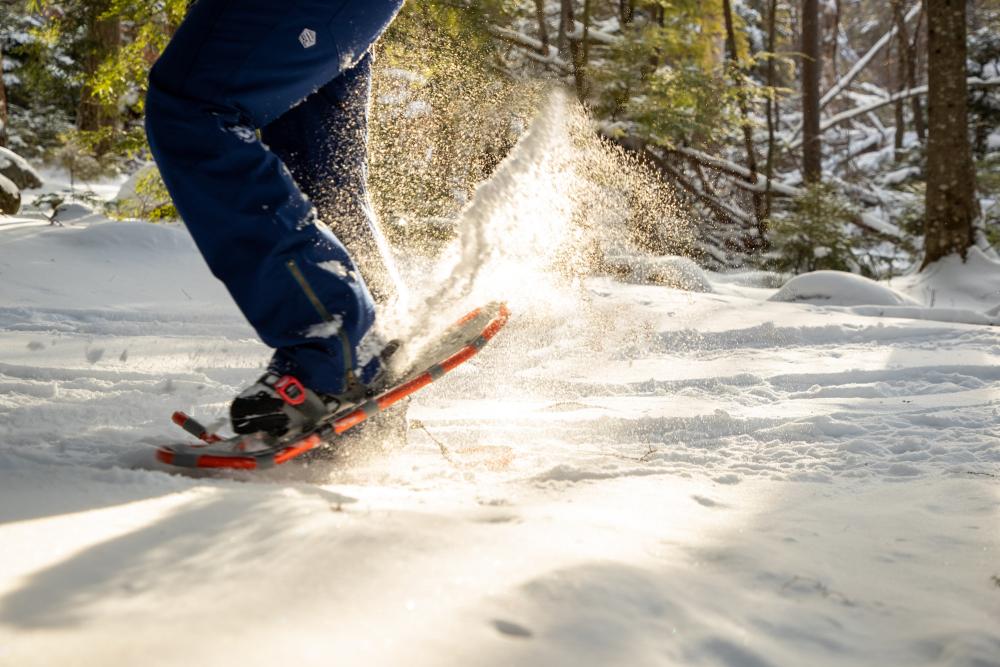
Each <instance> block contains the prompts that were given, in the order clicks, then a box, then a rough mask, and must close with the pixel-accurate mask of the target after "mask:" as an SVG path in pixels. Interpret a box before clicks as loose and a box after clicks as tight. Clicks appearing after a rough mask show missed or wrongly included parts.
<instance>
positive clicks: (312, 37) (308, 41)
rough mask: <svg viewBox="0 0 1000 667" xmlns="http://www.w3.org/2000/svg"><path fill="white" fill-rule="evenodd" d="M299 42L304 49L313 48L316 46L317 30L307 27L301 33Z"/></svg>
mask: <svg viewBox="0 0 1000 667" xmlns="http://www.w3.org/2000/svg"><path fill="white" fill-rule="evenodd" d="M299 43H300V44H302V48H303V49H311V48H312V47H314V46H316V31H315V30H310V29H309V28H306V29H305V30H303V31H302V34H300V35H299Z"/></svg>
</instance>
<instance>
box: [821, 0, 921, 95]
mask: <svg viewBox="0 0 1000 667" xmlns="http://www.w3.org/2000/svg"><path fill="white" fill-rule="evenodd" d="M920 8H921V3H920V2H917V3H916V4H914V6H913V7H912V8H911V9H910V11H908V12H907V13H906V16H905V17H904V18H903V22H904V23H909V22H910V21H912V20H913V19H914V18H915V17H916V16H917V14H919V13H920ZM897 32H898V26H895V25H894V26H893V27H892V28H891V29H890V30H889V32H887V33H885V34H884V35H882V37H881V39H879V40H878V41H877V42H875V44H874V45H873V46H872V48H870V49H868V53H866V54H865V55H863V56H862V57H861V59H860V60H858V62H856V63H854V67H852V68H851V69H850V70H848V72H847V74H845V75H844V76H842V77H841V78H840V81H838V82H837V83H836V84H834V86H833V88H831V89H830V90H828V91H826V93H825V94H824V95H823V97H821V98H820V100H819V108H820V110H822V109H823V108H824V107H826V105H828V104H829V103H830V102H832V101H833V99H834V98H835V97H836V96H837V95H839V94H840V93H841V91H843V90H844V89H845V88H847V87H848V86H849V85H851V83H852V82H853V81H854V79H856V78H857V77H858V75H859V74H861V72H862V71H864V69H865V68H866V67H868V65H869V63H871V61H872V60H873V59H874V58H875V56H877V55H878V54H879V52H881V51H882V49H884V48H885V47H886V46H887V45H888V44H889V43H890V42H891V41H892V39H893V38H894V37H895V36H896V33H897Z"/></svg>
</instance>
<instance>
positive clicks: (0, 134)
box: [0, 44, 7, 147]
mask: <svg viewBox="0 0 1000 667" xmlns="http://www.w3.org/2000/svg"><path fill="white" fill-rule="evenodd" d="M0 146H4V147H6V146H7V88H6V87H4V83H3V44H0Z"/></svg>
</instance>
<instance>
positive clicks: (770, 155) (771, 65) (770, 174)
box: [764, 0, 780, 218]
mask: <svg viewBox="0 0 1000 667" xmlns="http://www.w3.org/2000/svg"><path fill="white" fill-rule="evenodd" d="M777 15H778V0H770V5H769V6H768V14H767V52H768V58H767V89H768V90H767V103H766V104H767V163H766V165H765V166H764V175H765V177H766V178H767V181H766V183H767V186H766V188H765V190H764V217H765V218H770V217H771V203H772V201H773V199H774V196H773V194H772V192H771V181H772V180H773V179H774V151H775V147H776V145H777V142H776V141H775V132H776V130H777V128H778V119H779V113H780V109H779V107H778V96H777V94H776V93H775V90H774V88H775V85H776V84H777V81H776V75H777V71H776V70H777V68H776V67H775V56H776V53H775V49H776V48H777V43H778V18H777Z"/></svg>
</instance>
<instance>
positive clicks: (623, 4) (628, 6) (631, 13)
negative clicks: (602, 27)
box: [618, 0, 635, 25]
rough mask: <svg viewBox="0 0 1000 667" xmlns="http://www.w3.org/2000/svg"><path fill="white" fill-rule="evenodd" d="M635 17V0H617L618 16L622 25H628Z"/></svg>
mask: <svg viewBox="0 0 1000 667" xmlns="http://www.w3.org/2000/svg"><path fill="white" fill-rule="evenodd" d="M634 17H635V0H619V3H618V18H619V20H620V21H621V24H622V25H628V24H630V23H631V22H632V19H633V18H634Z"/></svg>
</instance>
